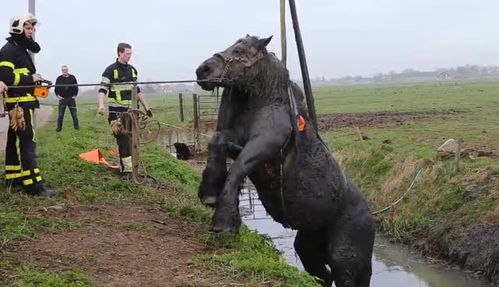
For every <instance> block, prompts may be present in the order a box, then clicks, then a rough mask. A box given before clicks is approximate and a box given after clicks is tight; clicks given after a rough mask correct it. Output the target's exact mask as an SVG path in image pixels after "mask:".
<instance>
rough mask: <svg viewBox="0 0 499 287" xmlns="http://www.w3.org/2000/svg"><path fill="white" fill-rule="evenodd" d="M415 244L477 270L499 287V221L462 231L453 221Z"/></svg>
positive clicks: (439, 227) (427, 251)
mask: <svg viewBox="0 0 499 287" xmlns="http://www.w3.org/2000/svg"><path fill="white" fill-rule="evenodd" d="M415 245H416V246H417V247H418V248H420V249H421V250H422V251H423V253H424V254H426V255H429V256H438V257H439V258H443V259H446V260H447V261H448V262H450V263H451V264H456V265H459V266H462V267H464V268H466V269H468V270H472V271H474V273H475V275H480V276H484V277H485V278H487V279H488V280H489V281H491V282H492V286H499V224H489V225H482V226H477V227H473V228H470V229H469V230H464V229H463V230H459V229H458V228H456V226H453V225H451V224H444V225H441V226H437V227H435V228H433V229H432V230H430V231H429V232H428V233H427V234H425V236H424V237H421V238H420V239H418V240H416V242H415Z"/></svg>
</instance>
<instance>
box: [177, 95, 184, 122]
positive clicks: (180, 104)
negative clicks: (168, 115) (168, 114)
mask: <svg viewBox="0 0 499 287" xmlns="http://www.w3.org/2000/svg"><path fill="white" fill-rule="evenodd" d="M178 103H179V106H180V121H181V122H184V99H183V98H182V93H179V94H178Z"/></svg>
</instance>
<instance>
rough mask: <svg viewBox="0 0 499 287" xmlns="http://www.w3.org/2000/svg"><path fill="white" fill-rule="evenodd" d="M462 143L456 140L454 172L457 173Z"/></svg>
mask: <svg viewBox="0 0 499 287" xmlns="http://www.w3.org/2000/svg"><path fill="white" fill-rule="evenodd" d="M462 143H463V141H462V140H461V139H457V147H456V159H455V162H454V169H455V171H456V172H458V171H459V162H460V161H461V145H462Z"/></svg>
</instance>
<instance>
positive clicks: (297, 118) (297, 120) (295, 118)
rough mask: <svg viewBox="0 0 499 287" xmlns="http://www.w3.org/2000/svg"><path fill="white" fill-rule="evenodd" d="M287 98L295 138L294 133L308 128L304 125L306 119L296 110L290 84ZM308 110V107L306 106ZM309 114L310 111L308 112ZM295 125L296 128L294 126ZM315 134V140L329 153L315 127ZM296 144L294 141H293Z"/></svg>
mask: <svg viewBox="0 0 499 287" xmlns="http://www.w3.org/2000/svg"><path fill="white" fill-rule="evenodd" d="M288 98H289V103H290V106H291V123H292V124H293V125H294V126H293V134H294V135H293V136H295V137H296V136H297V134H295V133H296V131H298V132H304V131H305V129H307V128H310V127H307V124H306V119H305V117H304V115H302V114H300V111H299V110H298V104H297V103H296V99H295V94H294V93H293V88H292V87H291V82H290V84H289V85H288ZM307 108H308V106H307ZM309 112H310V111H309ZM295 125H296V126H295ZM315 128H316V130H315V134H316V135H317V138H318V139H319V140H320V141H321V143H322V145H323V146H324V147H325V148H326V150H328V151H329V147H328V146H327V145H326V143H325V142H324V141H323V140H322V138H321V137H320V135H319V131H318V130H317V129H318V127H315ZM295 144H296V141H295Z"/></svg>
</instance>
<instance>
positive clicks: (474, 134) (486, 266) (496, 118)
mask: <svg viewBox="0 0 499 287" xmlns="http://www.w3.org/2000/svg"><path fill="white" fill-rule="evenodd" d="M314 92H315V101H316V106H317V110H318V113H366V112H377V111H403V112H431V113H432V115H433V116H431V117H428V118H424V119H418V120H409V121H407V122H405V123H404V124H400V123H397V122H394V123H391V124H388V125H385V126H364V127H361V133H362V135H363V136H367V138H368V140H364V141H361V140H359V135H358V133H357V131H356V129H355V126H354V125H353V126H351V127H346V128H338V129H333V130H332V131H331V130H330V131H326V132H323V133H321V135H322V137H323V138H324V139H325V141H326V142H327V143H328V145H329V146H330V147H331V149H332V150H333V151H334V152H335V154H336V158H337V159H338V160H339V161H340V162H341V163H342V166H343V167H344V168H345V170H346V172H347V174H348V175H349V176H350V177H351V178H352V179H353V180H354V182H355V183H356V184H357V185H359V186H360V187H361V189H362V190H363V191H364V193H365V194H366V195H367V197H368V199H369V202H370V204H371V207H372V209H373V210H379V209H382V208H384V207H386V206H389V205H391V204H392V203H393V202H395V201H396V200H397V199H399V198H400V197H401V196H402V194H404V192H406V190H407V189H408V187H409V185H410V183H411V182H412V181H413V180H414V177H415V175H416V173H417V172H418V171H419V170H421V174H422V176H421V177H420V178H419V180H418V181H417V182H416V185H415V186H414V187H413V188H412V189H411V190H410V191H409V192H408V194H407V196H406V197H404V198H403V200H402V201H400V203H399V204H398V205H396V206H394V207H392V208H391V209H389V210H388V211H387V212H384V213H382V214H380V215H377V216H376V221H377V226H378V229H380V230H381V231H382V232H383V233H385V234H386V235H388V236H389V237H390V238H392V239H396V240H401V241H404V242H409V243H412V244H416V245H418V246H420V247H421V248H422V249H423V250H425V252H428V254H431V255H434V256H441V257H444V258H446V259H448V260H450V261H451V262H453V263H457V264H460V265H462V266H466V267H467V268H470V269H472V270H475V271H478V273H480V274H483V275H485V277H487V278H489V279H490V280H493V282H497V281H498V280H499V278H498V276H497V275H496V274H497V268H498V267H497V265H494V264H495V263H494V262H493V260H491V258H493V257H495V256H497V252H499V249H498V248H497V244H496V243H494V242H497V236H499V235H498V232H497V231H498V230H499V228H498V226H499V225H498V224H499V164H498V158H499V157H498V155H499V153H498V150H499V114H498V112H499V82H492V81H483V82H445V83H420V84H405V85H384V86H348V87H324V88H318V89H316V90H315V91H314ZM331 124H332V126H333V127H334V122H333V123H331ZM449 138H454V139H462V140H463V147H464V148H473V149H475V150H482V151H487V152H490V153H492V155H491V156H489V157H478V156H476V155H475V156H463V157H462V159H461V162H460V168H459V170H456V169H455V161H454V158H453V157H451V158H447V159H443V160H440V159H438V158H437V151H436V149H437V148H438V147H439V146H440V145H441V144H442V143H443V142H444V141H445V140H447V139H449ZM494 254H496V255H494ZM494 280H495V281H494Z"/></svg>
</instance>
